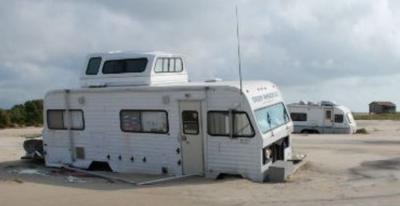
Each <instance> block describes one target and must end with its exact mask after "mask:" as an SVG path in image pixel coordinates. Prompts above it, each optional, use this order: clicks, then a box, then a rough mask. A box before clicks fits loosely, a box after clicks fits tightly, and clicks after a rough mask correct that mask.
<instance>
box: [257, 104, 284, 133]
mask: <svg viewBox="0 0 400 206" xmlns="http://www.w3.org/2000/svg"><path fill="white" fill-rule="evenodd" d="M255 113H256V119H257V123H258V126H259V127H260V129H261V132H262V133H267V132H269V131H271V130H273V129H275V128H278V127H280V126H282V125H284V124H286V123H287V122H289V116H288V113H287V111H286V108H285V106H284V104H283V103H278V104H275V105H272V106H267V107H264V108H262V109H258V110H256V111H255Z"/></svg>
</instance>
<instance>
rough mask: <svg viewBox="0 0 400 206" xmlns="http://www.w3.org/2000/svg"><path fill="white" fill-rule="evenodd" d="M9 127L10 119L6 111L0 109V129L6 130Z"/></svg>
mask: <svg viewBox="0 0 400 206" xmlns="http://www.w3.org/2000/svg"><path fill="white" fill-rule="evenodd" d="M10 126H11V119H10V116H9V114H8V112H7V111H5V110H2V109H0V128H1V129H3V128H7V127H10Z"/></svg>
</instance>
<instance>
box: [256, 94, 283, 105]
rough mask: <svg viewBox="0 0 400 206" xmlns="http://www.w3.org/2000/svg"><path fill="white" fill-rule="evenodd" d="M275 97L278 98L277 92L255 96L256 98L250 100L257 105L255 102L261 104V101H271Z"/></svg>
mask: <svg viewBox="0 0 400 206" xmlns="http://www.w3.org/2000/svg"><path fill="white" fill-rule="evenodd" d="M277 96H279V95H278V92H272V93H267V94H264V95H257V96H254V97H252V98H251V99H252V100H253V102H254V103H257V102H261V101H263V100H271V99H273V98H275V97H277Z"/></svg>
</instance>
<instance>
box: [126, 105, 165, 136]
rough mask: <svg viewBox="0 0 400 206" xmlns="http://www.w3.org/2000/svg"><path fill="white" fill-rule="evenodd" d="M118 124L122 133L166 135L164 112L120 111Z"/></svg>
mask: <svg viewBox="0 0 400 206" xmlns="http://www.w3.org/2000/svg"><path fill="white" fill-rule="evenodd" d="M120 124H121V130H122V131H124V132H139V133H140V132H142V133H168V118H167V112H166V111H147V110H146V111H144V110H122V111H121V112H120Z"/></svg>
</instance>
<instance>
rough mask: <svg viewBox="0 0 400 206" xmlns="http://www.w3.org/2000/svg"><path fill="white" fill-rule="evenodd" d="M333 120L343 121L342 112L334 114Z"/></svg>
mask: <svg viewBox="0 0 400 206" xmlns="http://www.w3.org/2000/svg"><path fill="white" fill-rule="evenodd" d="M335 122H336V123H343V114H335Z"/></svg>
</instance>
